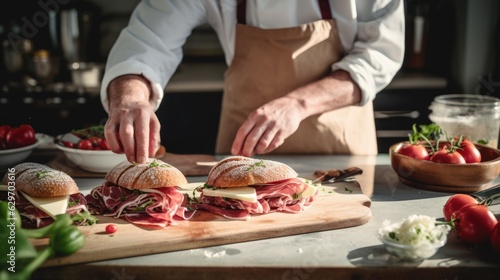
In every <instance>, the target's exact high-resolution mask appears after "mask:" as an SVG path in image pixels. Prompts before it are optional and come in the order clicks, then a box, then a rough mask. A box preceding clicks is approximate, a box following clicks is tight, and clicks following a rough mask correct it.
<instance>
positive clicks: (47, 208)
mask: <svg viewBox="0 0 500 280" xmlns="http://www.w3.org/2000/svg"><path fill="white" fill-rule="evenodd" d="M20 193H22V194H23V196H24V197H25V198H26V199H27V200H28V201H29V202H31V203H32V204H33V205H35V206H36V207H37V208H38V209H40V210H42V211H43V212H45V213H47V215H49V216H51V217H52V218H55V217H56V215H58V214H64V213H66V209H67V208H68V201H69V195H65V196H55V197H33V196H30V195H27V194H25V193H24V192H20Z"/></svg>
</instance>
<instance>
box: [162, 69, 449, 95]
mask: <svg viewBox="0 0 500 280" xmlns="http://www.w3.org/2000/svg"><path fill="white" fill-rule="evenodd" d="M226 69H227V66H226V64H225V62H183V63H181V64H180V65H179V67H178V69H177V71H176V73H175V74H174V75H173V76H172V78H171V79H170V81H169V82H168V84H167V86H166V88H165V93H167V94H169V93H182V92H222V91H223V89H224V72H225V71H226ZM447 86H448V81H447V80H446V79H445V78H443V77H439V76H435V75H431V74H426V73H418V72H415V73H413V72H404V71H401V72H399V73H398V74H397V75H396V76H395V77H394V79H393V81H392V82H391V83H390V84H389V85H388V86H387V87H386V89H428V88H443V89H444V88H446V87H447Z"/></svg>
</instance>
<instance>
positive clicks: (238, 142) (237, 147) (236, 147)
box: [231, 120, 255, 156]
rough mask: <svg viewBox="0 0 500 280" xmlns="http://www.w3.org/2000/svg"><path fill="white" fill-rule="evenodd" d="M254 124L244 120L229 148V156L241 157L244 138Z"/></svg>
mask: <svg viewBox="0 0 500 280" xmlns="http://www.w3.org/2000/svg"><path fill="white" fill-rule="evenodd" d="M254 126H255V123H254V122H253V121H249V120H246V121H245V122H244V123H243V124H242V125H241V126H240V128H239V129H238V132H237V133H236V137H235V138H234V141H233V145H232V147H231V154H233V155H235V156H242V155H243V154H242V149H243V145H244V144H245V141H246V138H247V136H248V134H249V133H250V131H252V129H253V128H254Z"/></svg>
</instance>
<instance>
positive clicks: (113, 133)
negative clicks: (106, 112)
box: [104, 118, 124, 154]
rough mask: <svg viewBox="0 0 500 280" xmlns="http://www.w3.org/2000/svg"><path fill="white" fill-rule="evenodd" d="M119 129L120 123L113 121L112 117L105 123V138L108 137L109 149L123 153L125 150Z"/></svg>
mask: <svg viewBox="0 0 500 280" xmlns="http://www.w3.org/2000/svg"><path fill="white" fill-rule="evenodd" d="M119 131H120V125H119V123H118V124H117V123H115V122H114V121H112V119H111V118H109V119H108V120H107V121H106V124H105V125H104V138H106V142H107V143H108V145H109V149H110V150H111V151H113V152H114V153H117V154H121V153H123V152H124V151H123V147H122V145H121V141H120V135H119Z"/></svg>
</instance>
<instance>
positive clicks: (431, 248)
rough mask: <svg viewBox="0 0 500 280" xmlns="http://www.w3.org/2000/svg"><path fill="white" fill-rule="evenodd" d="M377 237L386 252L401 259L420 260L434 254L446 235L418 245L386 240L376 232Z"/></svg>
mask: <svg viewBox="0 0 500 280" xmlns="http://www.w3.org/2000/svg"><path fill="white" fill-rule="evenodd" d="M377 237H378V239H379V240H380V241H381V242H382V243H383V244H384V246H385V249H386V250H387V252H389V253H391V255H393V256H396V257H397V258H399V259H400V260H403V261H421V260H424V259H428V258H430V257H432V256H434V255H435V254H436V253H437V251H438V250H439V249H440V248H441V247H443V246H444V245H445V244H446V241H447V239H448V238H447V235H446V234H443V235H441V239H439V240H437V241H436V242H434V243H424V244H420V245H406V244H401V243H397V242H394V241H391V240H387V239H386V238H384V237H383V236H382V235H381V234H377Z"/></svg>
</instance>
